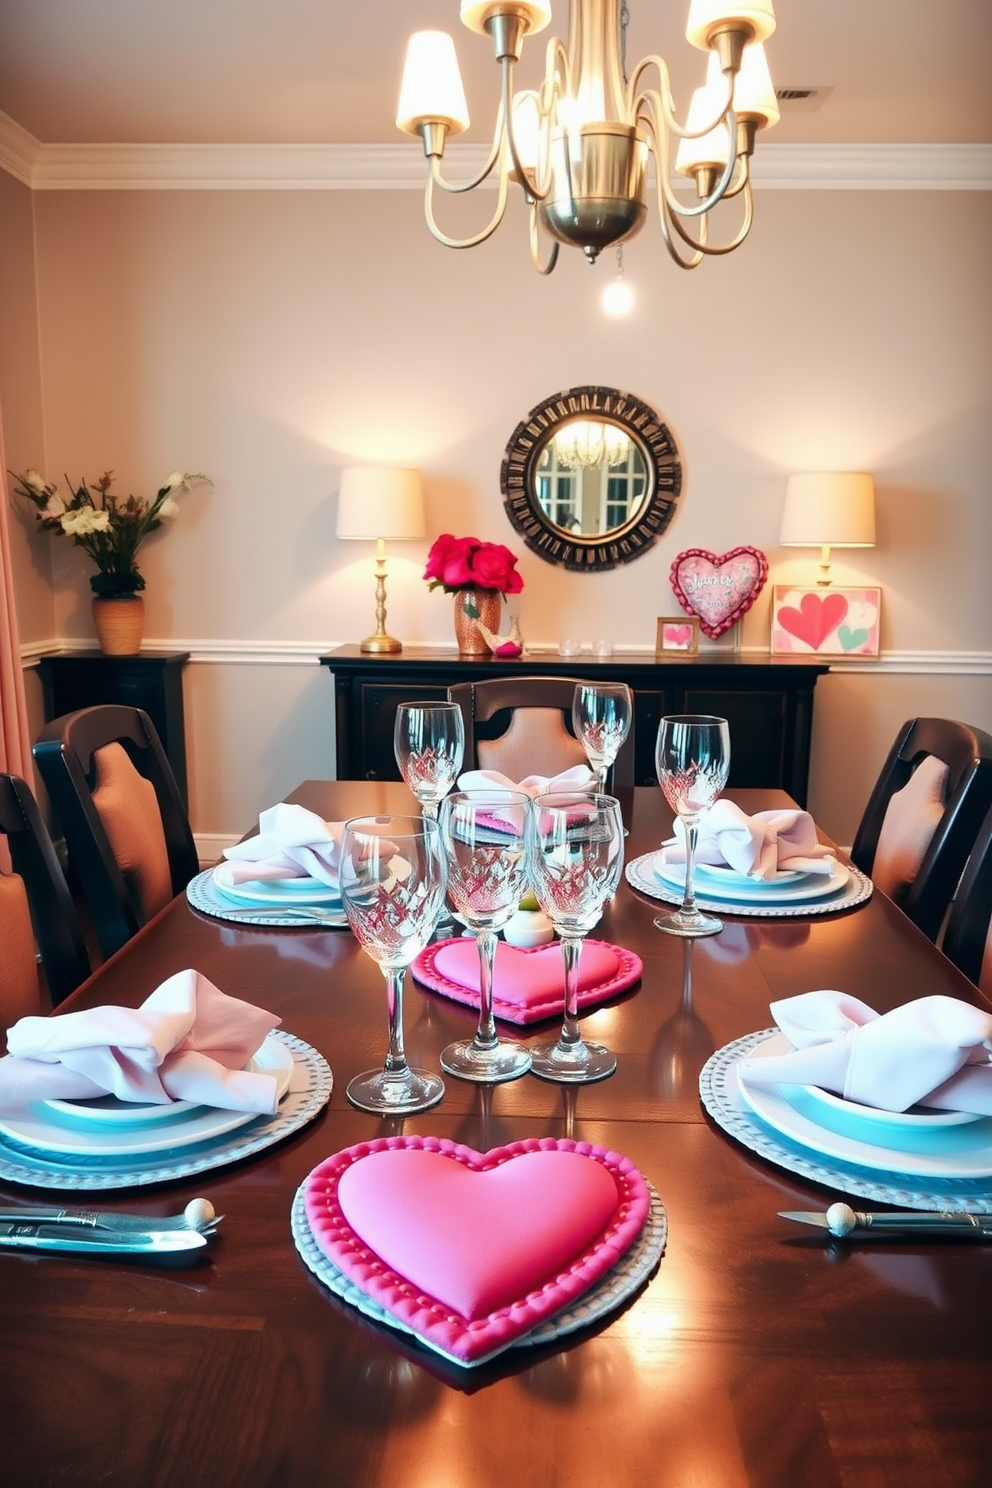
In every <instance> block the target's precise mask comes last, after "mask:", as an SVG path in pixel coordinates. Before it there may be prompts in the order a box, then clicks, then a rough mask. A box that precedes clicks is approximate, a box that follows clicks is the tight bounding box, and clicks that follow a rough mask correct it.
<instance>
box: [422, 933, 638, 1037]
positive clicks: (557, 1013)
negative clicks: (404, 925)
mask: <svg viewBox="0 0 992 1488" xmlns="http://www.w3.org/2000/svg"><path fill="white" fill-rule="evenodd" d="M411 970H412V971H413V974H414V976H415V977H416V979H417V981H418V982H422V983H423V985H424V986H425V987H430V989H431V991H432V992H440V993H442V994H443V995H444V996H445V997H450V998H452V1000H453V1001H455V1002H464V1003H466V1004H467V1006H469V1007H474V1008H477V1007H478V1006H479V951H478V947H477V946H476V944H475V941H474V940H467V939H465V938H464V937H460V938H459V939H457V940H439V941H435V943H434V944H433V945H429V946H428V947H427V949H426V950H424V951H421V953H420V955H419V956H418V957H417V959H416V960H415V961H414V962H413V965H412V967H411ZM643 970H644V965H643V962H642V961H641V958H640V956H636V955H635V954H634V952H633V951H628V950H625V949H624V947H623V946H616V945H610V944H609V942H608V941H605V940H586V941H583V943H582V954H581V955H580V957H579V1007H580V1008H587V1007H596V1006H597V1005H598V1004H599V1003H601V1002H605V1001H606V1000H607V999H608V998H610V997H615V996H616V995H617V993H618V992H624V991H626V989H627V988H628V987H632V986H633V985H634V983H635V982H636V981H637V979H638V977H639V976H640V975H641V972H642V971H643ZM564 976H565V973H564V967H563V964H562V954H561V945H560V944H558V943H557V942H555V943H553V944H551V945H543V946H527V947H526V948H524V947H520V946H510V945H507V944H506V943H505V941H502V940H501V941H499V942H498V943H497V946H496V960H495V963H494V966H493V1013H494V1014H495V1016H496V1017H497V1018H501V1019H503V1021H504V1022H507V1023H537V1022H539V1021H540V1019H542V1018H560V1017H561V1014H562V1007H563V1004H564V1000H565V981H564Z"/></svg>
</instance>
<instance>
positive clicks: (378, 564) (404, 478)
mask: <svg viewBox="0 0 992 1488" xmlns="http://www.w3.org/2000/svg"><path fill="white" fill-rule="evenodd" d="M335 535H336V536H337V537H341V538H346V539H348V540H358V541H364V542H374V543H375V545H376V553H375V622H376V627H375V634H374V635H370V636H367V637H366V639H365V640H364V641H363V642H362V644H361V650H362V651H366V652H371V653H372V654H374V655H392V654H395V653H396V652H397V651H402V650H403V647H402V645H401V643H400V642H399V641H397V640H396V639H395V638H394V637H393V636H391V635H389V634H388V633H387V631H386V543H387V541H388V542H396V541H406V540H408V539H412V538H417V537H423V536H424V496H423V489H422V486H421V481H420V472H419V471H417V470H401V469H398V468H396V467H395V466H388V465H354V466H349V467H348V468H347V469H345V470H342V472H341V489H340V493H339V496H338V519H337V526H336V528H335Z"/></svg>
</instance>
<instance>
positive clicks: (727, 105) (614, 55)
mask: <svg viewBox="0 0 992 1488" xmlns="http://www.w3.org/2000/svg"><path fill="white" fill-rule="evenodd" d="M461 19H462V22H463V23H464V24H465V25H466V26H467V27H468V28H469V30H471V31H478V32H479V33H480V34H488V35H489V36H490V37H491V38H492V41H493V45H494V49H495V53H496V60H497V62H498V63H499V65H500V69H501V78H502V87H501V94H500V102H499V108H498V111H497V115H496V127H495V131H494V134H493V142H492V146H491V148H490V151H489V155H488V158H487V161H486V164H485V166H484V167H483V169H482V170H481V171H480V172H479V174H478V175H477V176H476V177H475V178H474V179H473V180H469V181H458V182H452V181H447V180H446V179H445V178H444V176H443V174H442V169H441V163H442V160H443V157H444V149H445V144H446V142H447V139H448V137H449V135H455V134H460V133H462V132H463V131H464V130H465V129H467V128H468V124H469V117H468V107H467V104H466V102H465V92H464V89H463V87H462V80H461V75H460V73H459V71H458V61H457V58H456V57H455V48H454V42H453V41H452V39H451V37H450V36H449V35H448V34H447V33H446V32H443V31H419V32H417V33H416V34H415V35H413V36H411V38H410V42H409V46H408V49H407V57H406V65H405V68H404V72H403V83H402V87H401V90H400V102H399V109H398V113H397V119H396V123H397V125H398V127H399V128H400V129H402V130H403V131H405V133H407V134H413V135H418V134H419V135H420V137H421V139H422V140H423V145H424V154H425V155H426V156H427V159H428V161H429V162H430V164H429V173H428V178H427V189H426V194H425V199H424V208H425V212H426V216H427V225H428V227H429V228H430V230H431V232H432V233H433V234H434V237H435V238H437V240H438V241H439V242H441V243H444V244H445V245H446V246H447V247H449V248H474V247H475V246H476V245H477V244H478V243H483V242H485V240H486V239H487V238H489V237H490V236H491V235H492V234H493V233H494V232H495V231H496V228H497V227H498V226H499V224H500V222H501V221H502V219H503V214H504V212H505V211H506V203H507V198H508V194H509V185H510V182H514V183H515V184H516V185H519V186H520V188H521V189H522V191H523V193H524V197H525V198H526V200H527V202H528V203H529V205H530V245H531V257H532V259H533V262H534V267H535V268H536V269H537V270H538V271H539V272H540V273H542V274H550V273H551V271H552V269H553V268H554V266H555V263H556V261H557V258H558V248H559V245H560V244H561V243H565V244H571V245H573V246H575V247H578V248H581V249H582V251H583V253H584V254H585V255H586V257H587V258H588V259H589V261H590V263H594V262H595V260H596V256H597V255H598V254H599V253H600V252H601V250H602V249H603V248H606V247H609V246H610V245H611V244H614V243H616V244H619V243H622V242H625V241H626V240H627V239H628V238H632V237H633V236H634V235H635V234H636V233H637V232H639V231H640V229H641V227H642V226H643V224H644V220H645V217H646V215H647V204H646V195H647V188H648V157H649V155H653V156H654V176H655V194H656V199H657V208H658V218H659V222H660V225H661V232H662V235H663V237H664V240H665V243H666V245H667V247H668V251H669V253H670V254H671V256H672V258H673V259H674V260H675V262H676V263H677V264H679V266H680V267H681V268H684V269H691V268H695V267H696V265H697V264H699V263H700V262H701V261H702V259H703V258H704V257H705V256H706V255H708V254H722V253H730V252H731V251H732V250H733V249H734V248H736V247H738V246H739V244H741V243H742V242H743V241H744V238H745V237H746V236H747V233H748V230H749V228H750V226H751V216H752V203H751V176H750V159H751V155H752V154H753V152H754V143H755V136H756V134H757V131H758V130H759V129H764V128H767V127H769V126H771V125H774V124H776V123H777V122H778V117H779V110H778V104H777V102H776V98H775V90H774V88H773V87H772V82H771V77H770V75H769V71H768V64H767V62H766V60H765V54H764V47H763V45H762V43H763V42H764V41H765V39H766V38H767V37H769V36H770V35H771V34H772V32H773V31H774V29H775V12H774V9H773V7H772V0H690V5H689V18H688V22H687V25H686V38H687V39H688V41H689V42H691V44H692V45H693V46H695V47H698V48H699V49H700V50H701V51H705V52H708V53H709V62H708V66H707V75H706V82H705V85H704V86H703V87H701V88H697V89H696V91H695V93H694V94H693V96H692V100H691V102H690V105H689V109H688V113H687V116H686V119H685V122H684V123H683V124H680V123H679V122H678V120H677V118H676V116H675V105H674V102H673V99H672V91H671V86H670V83H669V76H668V66H667V63H666V62H665V60H664V58H663V57H659V56H649V57H645V58H644V59H643V60H642V61H641V62H639V63H638V64H637V66H636V67H635V68H634V71H633V73H632V75H631V77H630V80H629V81H628V80H627V78H626V69H625V65H624V52H625V49H626V20H627V4H626V0H571V11H570V16H569V33H568V46H567V47H566V46H565V45H564V44H563V43H562V42H561V41H560V40H559V39H558V38H557V37H553V38H552V39H551V40H550V41H549V42H548V44H547V54H546V63H545V72H544V81H543V83H542V84H541V86H540V88H538V89H535V90H529V89H528V90H521V91H519V92H514V87H513V73H514V66H515V64H516V63H517V62H518V61H519V60H520V55H521V52H522V49H523V43H524V38H525V37H526V36H527V35H529V34H530V33H531V32H537V31H543V30H544V28H545V27H546V26H547V25H548V23H549V22H550V20H551V4H550V0H462V3H461ZM652 73H653V74H654V80H655V81H656V84H657V86H655V87H649V86H648V85H647V82H648V78H649V77H650V76H651V74H652ZM673 140H677V141H678V142H679V143H678V146H677V148H676V150H675V158H674V162H673V160H672V142H673ZM673 165H674V170H675V172H676V174H678V175H682V176H685V177H687V178H688V179H690V180H692V181H694V183H695V199H694V200H691V201H683V200H680V198H679V197H677V196H676V194H675V192H674V191H673V189H672V184H671V174H672V168H673ZM494 172H495V173H496V183H497V186H498V195H497V201H496V209H495V212H494V214H493V217H492V219H491V221H490V222H489V223H488V224H487V225H486V226H485V227H484V228H482V230H481V231H480V232H478V233H475V234H474V235H473V236H472V237H468V238H463V239H456V238H451V237H449V236H447V234H446V233H444V232H443V231H442V230H441V228H440V227H439V226H438V223H437V221H436V219H435V216H434V196H435V191H436V190H441V191H446V192H451V193H462V192H467V191H472V190H474V188H475V187H477V186H480V185H481V184H482V182H483V181H485V180H486V179H487V178H488V177H490V176H491V175H493V174H494ZM734 197H739V198H740V204H739V209H738V220H737V228H736V232H735V233H734V234H733V235H732V236H728V237H725V238H724V239H722V240H721V241H720V242H712V241H711V240H710V236H709V221H710V214H711V213H712V212H713V211H714V209H715V208H716V207H717V206H718V204H719V203H721V202H723V201H725V200H729V199H731V198H734ZM542 229H543V230H544V232H545V233H547V234H549V235H550V237H551V239H552V240H553V241H552V243H551V247H550V250H549V251H548V253H547V256H546V257H545V258H543V259H542V255H541V230H542Z"/></svg>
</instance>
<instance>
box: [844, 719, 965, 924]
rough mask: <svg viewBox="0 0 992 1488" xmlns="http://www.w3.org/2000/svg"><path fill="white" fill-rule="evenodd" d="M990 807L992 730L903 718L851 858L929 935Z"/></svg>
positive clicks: (950, 721)
mask: <svg viewBox="0 0 992 1488" xmlns="http://www.w3.org/2000/svg"><path fill="white" fill-rule="evenodd" d="M990 806H992V737H990V736H989V735H988V734H987V733H985V732H984V731H983V730H982V729H978V728H972V727H970V726H969V725H968V724H965V723H957V722H955V721H954V720H953V719H948V718H911V719H910V720H909V721H908V722H907V723H905V724H903V726H902V729H901V730H900V732H899V734H898V737H897V738H896V740H895V742H894V744H893V745H892V748H891V750H890V751H889V756H888V759H887V760H886V761H885V764H884V765H883V767H882V771H881V774H880V775H879V777H878V780H877V781H876V783H875V786H874V789H873V790H872V793H871V795H870V797H869V799H868V804H867V806H866V807H865V811H864V815H863V816H862V818H861V824H860V826H859V827H858V830H857V833H856V835H855V838H854V845H853V847H852V848H851V860H852V862H853V863H854V864H855V866H856V867H858V868H860V869H861V871H862V872H863V873H867V874H868V875H869V876H870V877H871V879H872V881H873V883H874V884H875V885H876V887H877V888H879V889H881V890H882V892H883V893H885V894H888V895H889V897H890V898H891V899H894V900H895V902H896V903H897V904H898V905H899V907H900V908H901V909H902V910H903V911H904V912H905V913H906V914H907V915H908V916H909V918H910V919H911V920H912V921H913V923H914V924H915V925H917V926H918V927H919V929H920V930H922V931H923V933H924V934H925V935H927V936H928V937H929V938H930V940H933V941H935V940H936V939H937V936H938V934H939V932H940V928H941V925H942V924H943V922H944V917H945V915H946V913H947V908H948V905H949V904H950V902H951V900H952V898H953V897H954V891H955V889H956V888H957V886H958V880H959V879H960V877H961V874H962V872H963V870H964V866H965V863H966V862H967V861H968V855H969V853H970V852H971V849H972V845H973V843H974V841H975V838H976V837H977V835H978V831H979V828H980V827H981V825H982V820H983V818H984V816H985V813H986V812H987V811H988V809H989V807H990Z"/></svg>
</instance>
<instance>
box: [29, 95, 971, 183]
mask: <svg viewBox="0 0 992 1488" xmlns="http://www.w3.org/2000/svg"><path fill="white" fill-rule="evenodd" d="M486 153H487V147H486V146H483V145H459V144H457V143H456V144H452V145H450V146H449V147H448V150H447V152H446V154H445V162H446V173H447V174H448V175H449V176H450V177H451V178H452V179H455V180H467V179H469V178H470V177H471V176H473V175H474V174H477V173H478V171H479V170H480V169H481V168H482V166H483V165H484V164H485V159H486ZM0 168H2V169H3V170H6V171H7V172H8V173H9V174H10V175H12V176H14V177H16V179H17V180H19V181H21V182H23V184H24V185H26V186H29V187H30V188H31V189H32V190H33V191H408V190H414V191H420V190H422V189H423V186H424V181H425V179H426V163H425V160H424V153H423V150H422V148H421V146H420V145H419V144H416V143H411V144H395V145H59V144H50V145H49V144H41V143H40V141H38V140H36V139H35V138H34V136H33V135H31V134H29V133H28V132H27V130H26V129H22V128H21V126H20V125H19V124H17V123H16V122H15V121H14V120H13V119H11V118H9V117H8V116H7V115H6V114H3V113H0ZM753 179H754V186H755V189H756V190H779V191H868V190H874V191H879V190H881V191H885V190H888V191H988V190H992V144H979V145H968V144H963V145H879V144H871V145H774V144H770V145H760V146H759V148H758V150H757V152H756V154H755V156H754V164H753Z"/></svg>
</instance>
